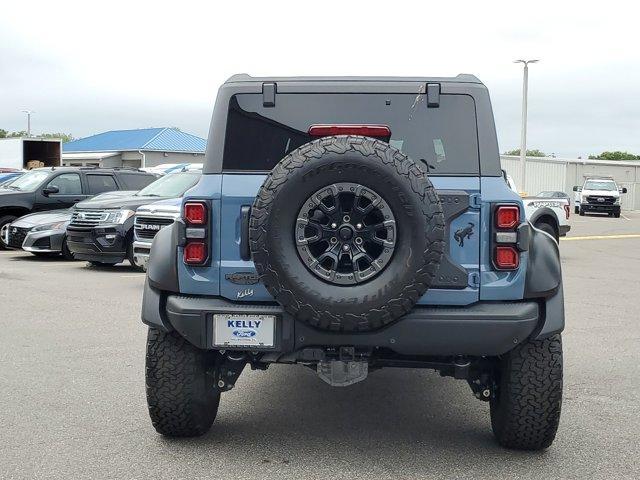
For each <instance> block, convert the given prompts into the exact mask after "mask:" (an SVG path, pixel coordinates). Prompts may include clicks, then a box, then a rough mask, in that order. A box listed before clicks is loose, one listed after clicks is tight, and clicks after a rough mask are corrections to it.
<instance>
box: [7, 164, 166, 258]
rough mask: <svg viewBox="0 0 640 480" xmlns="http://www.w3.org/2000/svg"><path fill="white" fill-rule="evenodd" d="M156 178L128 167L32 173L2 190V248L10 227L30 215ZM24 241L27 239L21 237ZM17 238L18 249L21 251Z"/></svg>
mask: <svg viewBox="0 0 640 480" xmlns="http://www.w3.org/2000/svg"><path fill="white" fill-rule="evenodd" d="M157 178H158V176H157V175H155V174H152V173H147V172H143V171H139V170H134V169H128V168H95V167H52V168H37V169H34V170H31V171H29V172H27V173H25V174H24V175H22V176H21V177H20V178H17V179H15V180H14V181H12V182H11V183H10V184H9V185H7V186H6V187H0V249H2V248H5V247H6V246H7V245H6V243H5V240H6V238H7V233H6V230H7V227H8V226H9V224H10V223H11V222H13V221H14V220H15V219H16V218H19V217H22V216H23V215H26V214H28V213H33V212H41V211H46V210H58V209H62V208H69V207H71V206H73V205H75V204H76V203H78V202H80V201H81V200H84V199H86V198H89V197H92V196H94V195H98V194H99V193H103V192H111V191H114V190H135V191H137V190H140V189H141V188H143V187H145V186H147V185H148V184H150V183H151V182H153V181H154V180H156V179H157ZM22 239H24V237H22ZM18 243H19V242H18V239H16V242H15V244H16V245H17V247H16V248H20V247H21V246H22V244H21V243H20V245H18Z"/></svg>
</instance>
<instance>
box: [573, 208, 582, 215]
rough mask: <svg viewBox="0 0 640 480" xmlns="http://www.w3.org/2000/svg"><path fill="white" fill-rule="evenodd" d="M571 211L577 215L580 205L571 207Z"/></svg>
mask: <svg viewBox="0 0 640 480" xmlns="http://www.w3.org/2000/svg"><path fill="white" fill-rule="evenodd" d="M573 213H575V214H576V215H578V214H579V213H580V207H573Z"/></svg>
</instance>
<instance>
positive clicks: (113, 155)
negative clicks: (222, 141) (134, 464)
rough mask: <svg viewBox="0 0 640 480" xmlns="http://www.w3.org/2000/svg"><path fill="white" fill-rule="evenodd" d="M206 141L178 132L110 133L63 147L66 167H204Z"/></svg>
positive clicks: (83, 139) (167, 130) (76, 141)
mask: <svg viewBox="0 0 640 480" xmlns="http://www.w3.org/2000/svg"><path fill="white" fill-rule="evenodd" d="M206 146H207V141H206V140H205V139H204V138H200V137H197V136H195V135H191V134H189V133H185V132H182V131H180V130H178V129H177V128H169V127H165V128H142V129H136V130H112V131H109V132H104V133H99V134H97V135H92V136H90V137H86V138H80V139H78V140H74V141H72V142H67V143H64V144H62V164H63V165H68V166H100V167H132V168H145V167H154V166H157V165H160V164H163V163H203V161H204V151H205V148H206Z"/></svg>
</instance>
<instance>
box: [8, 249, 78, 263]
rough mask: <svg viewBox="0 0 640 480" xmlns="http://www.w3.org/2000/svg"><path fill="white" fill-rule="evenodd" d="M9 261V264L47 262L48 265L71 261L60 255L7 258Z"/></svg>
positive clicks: (31, 255) (30, 255)
mask: <svg viewBox="0 0 640 480" xmlns="http://www.w3.org/2000/svg"><path fill="white" fill-rule="evenodd" d="M25 253H26V252H25ZM9 261H11V262H48V263H56V262H69V261H73V260H66V259H65V258H64V257H63V256H62V255H60V254H56V253H52V254H50V255H49V254H46V255H44V254H43V255H33V254H29V255H16V256H11V257H9Z"/></svg>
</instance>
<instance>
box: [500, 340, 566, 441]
mask: <svg viewBox="0 0 640 480" xmlns="http://www.w3.org/2000/svg"><path fill="white" fill-rule="evenodd" d="M499 377H500V378H499V381H498V391H497V395H496V397H495V398H493V399H492V400H491V426H492V428H493V433H494V435H495V436H496V438H497V440H498V442H499V443H500V444H501V445H502V446H504V447H507V448H514V449H519V450H540V449H543V448H547V447H548V446H549V445H551V443H552V442H553V440H554V438H555V436H556V431H557V430H558V423H559V422H560V407H561V405H562V339H561V337H560V334H557V335H554V336H552V337H549V338H546V339H544V340H533V341H527V342H525V343H523V344H522V345H520V346H518V347H516V348H515V349H513V350H512V351H511V352H509V353H508V354H507V355H505V356H504V357H503V358H502V360H501V365H500V372H499Z"/></svg>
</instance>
